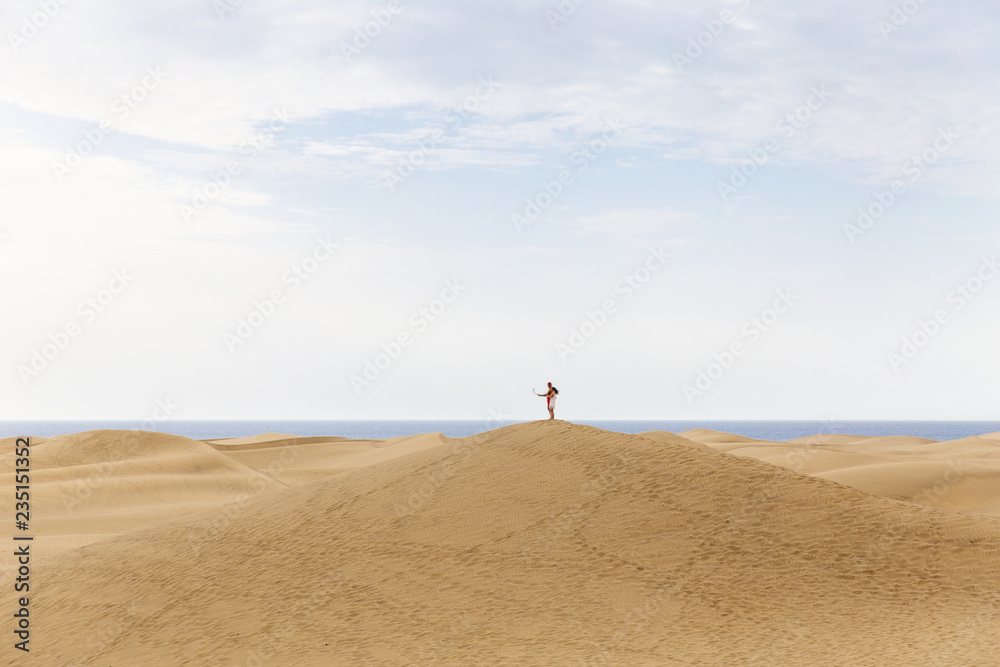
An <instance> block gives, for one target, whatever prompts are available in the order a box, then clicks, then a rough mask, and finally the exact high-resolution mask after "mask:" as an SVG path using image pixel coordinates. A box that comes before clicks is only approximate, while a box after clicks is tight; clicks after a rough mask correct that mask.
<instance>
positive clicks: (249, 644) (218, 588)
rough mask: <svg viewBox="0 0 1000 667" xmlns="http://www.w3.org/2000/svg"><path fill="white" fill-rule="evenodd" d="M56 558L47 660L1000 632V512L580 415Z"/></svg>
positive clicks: (44, 638)
mask: <svg viewBox="0 0 1000 667" xmlns="http://www.w3.org/2000/svg"><path fill="white" fill-rule="evenodd" d="M164 438H168V437H166V436H164ZM168 439H169V438H168ZM166 444H168V442H167V440H165V441H164V445H166ZM174 444H176V443H174ZM202 444H203V443H202ZM250 444H254V443H250ZM256 444H263V443H256ZM315 444H319V443H313V445H315ZM750 444H753V445H754V446H759V443H750ZM313 445H308V446H313ZM363 453H364V452H362V454H363ZM33 575H34V576H35V577H36V580H37V581H38V582H44V583H43V588H42V589H41V590H40V592H39V593H38V594H37V596H36V597H35V598H34V599H33V602H32V604H33V607H32V619H33V628H34V629H35V635H34V637H35V639H33V642H37V645H34V647H33V648H34V652H33V656H34V657H35V658H36V659H37V660H39V661H40V662H38V664H54V665H55V664H94V665H145V664H162V665H184V664H190V665H217V664H218V665H253V664H276V665H402V664H423V665H478V664H490V665H493V664H499V665H580V664H584V665H755V666H756V665H851V666H852V667H853V666H860V665H878V666H880V667H881V666H883V665H949V666H950V665H955V666H959V665H961V666H968V665H987V666H989V665H996V664H998V659H997V657H996V656H998V655H1000V634H998V633H997V632H996V628H997V627H998V626H1000V521H998V520H996V519H994V518H992V517H977V516H969V515H965V514H960V513H957V512H949V511H945V510H939V509H934V508H929V507H925V506H921V505H918V504H914V503H909V502H902V501H899V500H893V499H889V498H884V497H879V496H874V495H870V494H867V493H864V492H862V491H859V490H855V489H852V488H848V487H845V486H842V485H840V484H836V483H833V482H830V481H827V480H824V479H821V478H818V477H815V476H804V475H800V474H797V473H795V472H793V471H791V470H788V469H786V468H782V467H777V466H774V465H771V464H768V463H764V462H761V461H757V460H754V459H752V458H746V457H738V456H731V455H728V454H725V453H721V452H716V451H713V450H712V449H711V448H709V447H704V446H700V445H695V444H693V443H692V442H690V441H688V440H685V439H683V438H679V437H677V436H669V435H668V434H662V433H661V434H657V435H656V437H642V436H628V435H622V434H616V433H610V432H606V431H601V430H599V429H595V428H592V427H586V426H578V425H572V424H568V423H565V422H560V421H555V422H532V423H527V424H518V425H514V426H509V427H506V428H503V429H498V430H496V431H492V432H490V433H488V434H485V435H484V436H476V437H472V438H464V439H452V440H447V439H442V441H441V443H440V444H438V445H436V446H430V447H418V448H416V451H413V452H411V453H407V454H404V455H401V456H397V457H395V458H391V459H389V460H382V461H381V462H378V463H375V464H372V465H367V466H364V467H357V468H355V469H353V470H349V471H347V472H344V473H342V474H339V475H333V476H330V477H326V478H323V479H320V480H318V481H316V482H313V483H309V484H302V485H299V486H295V487H290V488H285V487H280V486H279V487H275V488H273V489H271V490H268V491H265V492H263V493H262V494H260V495H258V496H256V497H253V498H249V499H246V500H242V501H241V502H239V503H236V504H230V505H226V506H223V507H220V508H217V509H214V510H210V511H207V512H202V513H201V514H198V515H195V516H190V517H185V518H180V519H176V520H173V521H170V522H167V523H161V524H159V525H156V526H153V527H151V528H148V529H145V530H140V531H136V532H133V533H131V534H128V535H121V536H119V537H115V538H111V539H108V540H105V541H102V542H100V543H96V544H92V545H89V546H86V547H83V548H80V549H75V550H72V551H68V552H65V553H62V554H60V555H57V556H54V557H51V558H48V559H42V560H40V561H39V562H38V563H37V566H36V567H35V569H34V571H33ZM42 591H44V592H42ZM2 604H3V605H5V607H4V608H11V606H12V601H11V596H10V594H9V593H8V592H6V591H5V592H4V594H3V602H2ZM98 630H100V632H101V634H100V635H97V634H95V633H96V632H97V631H98Z"/></svg>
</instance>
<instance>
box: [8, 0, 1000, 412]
mask: <svg viewBox="0 0 1000 667" xmlns="http://www.w3.org/2000/svg"><path fill="white" fill-rule="evenodd" d="M0 33H2V34H3V35H4V43H3V44H0V147H2V150H0V195H2V196H0V279H2V285H3V289H2V290H0V312H2V313H3V314H4V317H3V324H2V333H0V336H2V338H0V340H2V347H0V349H2V350H3V373H2V375H0V421H2V420H35V419H38V420H41V419H135V420H147V421H149V420H152V421H154V422H158V421H161V420H167V419H483V420H485V419H489V418H490V417H491V415H502V416H503V417H504V418H509V419H531V418H544V417H546V416H547V414H546V412H545V405H544V403H545V400H544V399H542V398H538V397H536V396H534V395H532V394H529V390H532V391H533V392H534V391H537V392H541V391H543V390H544V388H545V384H546V382H552V383H554V384H555V386H556V387H558V388H559V390H560V398H559V409H558V412H557V415H556V416H557V417H560V418H565V419H569V420H588V419H589V420H592V419H705V420H719V419H804V420H837V419H842V420H851V419H904V420H915V419H942V420H949V419H954V420H960V419H984V420H985V419H996V418H997V414H998V399H1000V390H998V389H997V388H996V382H995V378H996V373H997V370H996V369H997V368H1000V346H998V345H997V344H996V340H997V337H996V332H997V331H998V330H1000V264H998V262H1000V230H998V226H997V222H998V220H997V212H998V206H997V203H998V201H997V193H1000V124H998V123H997V119H998V113H1000V76H998V74H1000V72H998V64H1000V54H998V52H997V49H996V44H997V43H998V42H1000V6H998V5H997V4H996V3H995V2H991V1H987V0H970V1H968V2H963V3H943V2H931V1H930V0H922V1H921V0H906V1H904V2H900V1H898V0H892V1H886V2H883V1H872V0H864V1H863V2H862V1H860V0H839V1H838V2H833V1H831V0H817V1H815V2H810V3H800V2H777V1H768V0H739V1H737V2H729V1H719V2H701V1H694V2H692V1H689V0H685V1H684V2H679V1H677V2H673V1H666V2H660V1H653V0H562V2H558V1H557V0H552V1H528V0H507V1H504V2H499V1H491V0H487V1H480V2H475V3H473V2H445V1H435V0H425V1H424V2H419V3H417V2H410V1H409V0H385V1H382V2H356V1H353V0H348V1H342V2H337V3H322V2H316V1H313V0H281V1H280V2H279V1H278V0H273V1H268V0H242V1H241V0H178V1H176V2H170V3H155V4H149V3H134V2H124V1H123V0H62V1H60V0H31V1H28V0H25V1H21V0H14V1H11V2H6V3H4V4H3V5H2V7H0Z"/></svg>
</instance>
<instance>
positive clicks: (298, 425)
mask: <svg viewBox="0 0 1000 667" xmlns="http://www.w3.org/2000/svg"><path fill="white" fill-rule="evenodd" d="M510 423H515V422H510ZM576 423H579V424H589V425H591V426H596V427H598V428H602V429H606V430H608V431H617V432H619V433H641V432H642V431H671V432H673V433H679V432H681V431H686V430H688V429H692V428H707V429H712V430H715V431H725V432H727V433H735V434H737V435H743V436H747V437H750V438H759V439H761V440H777V441H783V440H792V439H794V438H802V437H805V436H809V435H816V434H817V433H846V434H851V435H870V436H876V435H913V436H918V437H921V438H928V439H930V440H957V439H958V438H965V437H968V436H971V435H983V434H985V433H996V432H998V431H1000V421H988V422H986V421H838V422H819V421H663V420H656V421H654V420H650V421H641V420H640V421H637V420H620V421H601V420H595V421H579V422H576ZM501 425H504V424H497V423H496V422H494V423H492V424H486V423H484V422H483V421H482V420H465V421H438V420H394V421H390V420H386V421H287V420H275V421H267V420H255V421H180V420H178V421H162V422H158V423H157V424H156V425H155V427H153V429H152V430H155V431H160V432H163V433H173V434H176V435H183V436H187V437H189V438H194V439H196V440H210V439H213V438H242V437H247V436H251V435H258V434H260V433H289V434H294V435H301V436H316V435H331V436H342V437H345V438H355V439H367V438H371V439H381V438H394V437H397V436H403V435H414V434H416V433H433V432H436V431H439V432H441V433H443V434H445V435H447V436H450V437H463V436H467V435H474V434H476V433H482V432H483V431H486V430H490V429H493V428H497V427H498V426H501ZM102 428H111V429H134V430H140V429H141V428H142V426H141V425H140V423H139V422H136V421H0V437H11V436H37V437H49V436H53V435H61V434H64V433H79V432H80V431H90V430H94V429H102ZM147 428H148V425H147Z"/></svg>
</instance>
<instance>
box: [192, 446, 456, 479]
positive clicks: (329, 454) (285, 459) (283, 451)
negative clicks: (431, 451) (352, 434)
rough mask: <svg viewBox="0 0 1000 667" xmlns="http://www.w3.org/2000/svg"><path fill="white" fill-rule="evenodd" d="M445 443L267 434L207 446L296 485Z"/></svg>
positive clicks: (275, 477)
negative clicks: (211, 446)
mask: <svg viewBox="0 0 1000 667" xmlns="http://www.w3.org/2000/svg"><path fill="white" fill-rule="evenodd" d="M446 441H447V438H446V437H445V436H444V435H442V434H440V433H423V434H420V435H412V436H405V437H401V438H389V439H386V440H348V439H347V438H328V437H310V438H299V437H295V436H287V435H281V434H270V436H255V437H253V438H239V439H236V438H233V439H229V440H211V441H209V443H210V444H211V445H213V446H214V447H216V448H217V449H218V450H219V451H220V452H222V453H223V454H225V455H226V456H228V457H230V458H232V459H233V460H235V461H238V462H240V463H242V464H243V465H246V466H248V467H250V468H253V469H254V470H257V471H259V472H261V473H264V474H266V475H269V476H271V477H273V478H274V479H276V480H279V481H281V482H283V483H285V484H289V485H295V484H303V483H306V482H313V481H315V480H317V479H322V478H323V477H329V476H330V475H335V474H337V473H341V472H345V471H347V470H354V469H355V468H363V467H365V466H369V465H375V464H376V463H381V462H383V461H388V460H390V459H394V458H396V457H398V456H403V455H405V454H412V453H413V452H418V451H422V450H424V449H428V448H431V447H437V446H439V445H441V444H443V443H444V442H446Z"/></svg>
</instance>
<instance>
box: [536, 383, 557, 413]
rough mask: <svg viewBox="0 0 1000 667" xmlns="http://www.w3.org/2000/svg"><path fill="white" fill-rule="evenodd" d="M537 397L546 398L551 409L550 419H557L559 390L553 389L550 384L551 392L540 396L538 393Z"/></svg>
mask: <svg viewBox="0 0 1000 667" xmlns="http://www.w3.org/2000/svg"><path fill="white" fill-rule="evenodd" d="M535 395H536V396H544V397H545V398H546V401H545V404H546V405H547V406H548V408H549V419H555V418H556V396H558V395H559V390H558V389H556V388H555V387H553V386H552V383H551V382H550V383H549V390H548V391H547V392H545V393H544V394H538V393H536V394H535Z"/></svg>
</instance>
